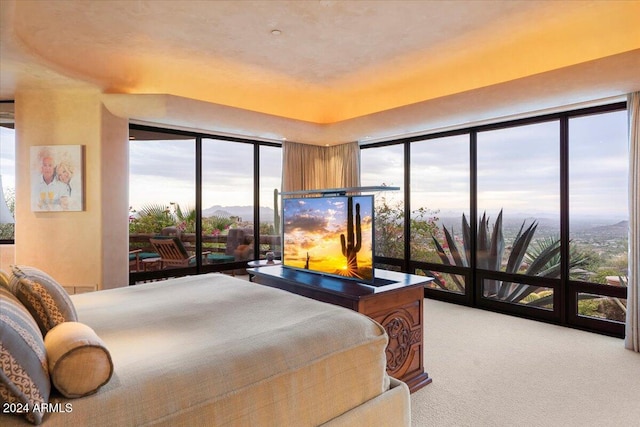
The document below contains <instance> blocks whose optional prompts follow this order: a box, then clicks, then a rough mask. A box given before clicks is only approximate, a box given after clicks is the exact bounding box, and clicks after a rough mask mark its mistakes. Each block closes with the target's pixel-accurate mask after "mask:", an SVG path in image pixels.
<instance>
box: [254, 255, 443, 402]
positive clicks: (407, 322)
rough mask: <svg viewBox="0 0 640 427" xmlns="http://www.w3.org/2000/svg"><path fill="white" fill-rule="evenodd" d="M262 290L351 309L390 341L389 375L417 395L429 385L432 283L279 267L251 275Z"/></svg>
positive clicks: (392, 275) (390, 274) (394, 275)
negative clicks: (427, 307)
mask: <svg viewBox="0 0 640 427" xmlns="http://www.w3.org/2000/svg"><path fill="white" fill-rule="evenodd" d="M247 271H248V272H249V275H250V276H252V277H253V281H255V282H257V283H260V284H262V285H266V286H271V287H274V288H279V289H284V290H286V291H289V292H292V293H295V294H298V295H302V296H306V297H309V298H313V299H315V300H318V301H323V302H327V303H331V304H335V305H339V306H342V307H346V308H349V309H351V310H354V311H357V312H359V313H362V314H365V315H367V316H369V317H371V318H372V319H373V320H375V321H377V322H378V323H380V324H381V325H382V327H383V328H385V330H386V331H387V334H388V335H389V344H388V345H387V349H386V354H387V373H388V374H389V375H390V376H392V377H394V378H397V379H399V380H401V381H404V382H405V383H406V384H407V385H408V386H409V390H410V391H411V392H412V393H413V392H414V391H416V390H419V389H421V388H422V387H424V386H425V385H427V384H429V383H431V378H429V375H428V374H427V373H426V372H425V371H424V362H423V360H424V354H423V353H424V351H423V349H424V344H423V329H422V320H423V298H424V284H425V283H427V282H429V281H431V280H433V279H431V278H429V277H424V276H417V275H413V274H405V273H398V272H395V271H388V270H380V269H376V270H375V271H374V275H375V277H376V278H377V279H376V282H374V284H367V283H359V282H356V281H353V280H349V279H342V278H340V277H335V276H323V275H320V274H316V273H309V272H306V271H303V270H294V269H289V268H285V267H282V266H280V265H275V266H268V267H258V268H253V269H248V270H247Z"/></svg>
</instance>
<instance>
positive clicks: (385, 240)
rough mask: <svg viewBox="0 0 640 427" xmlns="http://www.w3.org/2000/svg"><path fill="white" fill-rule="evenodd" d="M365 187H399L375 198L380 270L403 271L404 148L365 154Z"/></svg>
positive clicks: (386, 147)
mask: <svg viewBox="0 0 640 427" xmlns="http://www.w3.org/2000/svg"><path fill="white" fill-rule="evenodd" d="M360 164H361V171H362V172H361V178H360V183H361V185H363V186H388V187H399V188H400V189H399V190H390V191H382V192H377V193H376V194H375V210H376V212H375V217H376V218H377V219H378V220H377V221H375V223H374V226H375V245H374V251H375V256H376V258H377V260H376V267H377V268H383V267H384V268H387V269H390V270H391V269H392V270H398V269H401V268H402V267H403V266H404V263H403V261H402V258H403V254H404V251H405V248H404V246H405V241H406V239H405V231H404V230H405V225H404V216H405V204H404V164H405V156H404V147H403V146H402V145H397V144H396V145H382V146H379V147H377V148H376V149H375V150H363V151H362V152H361V157H360Z"/></svg>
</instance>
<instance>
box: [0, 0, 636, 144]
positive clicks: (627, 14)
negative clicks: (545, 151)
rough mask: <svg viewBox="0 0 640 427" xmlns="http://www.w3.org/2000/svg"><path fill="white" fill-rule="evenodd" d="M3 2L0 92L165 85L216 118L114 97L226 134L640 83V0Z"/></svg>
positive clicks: (601, 92) (355, 130)
mask: <svg viewBox="0 0 640 427" xmlns="http://www.w3.org/2000/svg"><path fill="white" fill-rule="evenodd" d="M0 7H1V8H2V9H1V12H2V15H1V16H2V17H1V19H2V22H1V24H2V30H1V31H2V33H1V36H2V37H1V38H0V41H1V49H0V55H1V56H0V58H1V60H2V62H1V65H0V67H1V68H0V71H1V74H0V96H1V97H2V99H13V98H15V94H16V91H19V90H27V89H34V88H35V89H45V88H49V87H68V88H74V87H80V88H87V87H93V88H97V89H98V90H100V91H102V92H104V93H108V94H129V95H141V94H163V95H168V96H169V97H168V98H166V99H163V101H162V102H164V103H166V105H165V107H164V108H165V110H170V109H171V108H172V105H173V104H175V102H176V101H175V99H174V97H177V98H181V99H182V98H187V99H193V100H196V101H202V103H198V102H195V103H193V104H191V105H190V106H189V107H188V109H190V110H191V113H192V114H191V115H192V117H198V116H199V115H201V116H203V120H204V118H205V117H206V115H207V113H208V111H210V108H215V111H216V113H217V114H218V117H219V118H220V117H221V118H222V119H221V123H220V124H218V125H217V127H216V126H212V125H211V124H208V123H199V122H197V121H195V122H194V120H191V122H189V123H187V121H185V120H181V119H178V118H172V117H170V116H166V115H165V116H162V115H160V116H157V115H156V116H153V115H149V114H148V112H147V111H145V108H144V106H140V104H139V103H138V104H136V105H137V107H135V108H133V107H132V105H124V106H122V100H121V99H119V100H118V103H119V105H120V110H119V111H120V113H121V114H124V115H127V116H128V117H132V118H134V119H135V118H138V119H141V120H146V119H148V120H149V121H152V122H153V121H156V122H159V123H165V124H171V123H173V124H174V125H176V126H187V125H188V126H195V127H201V128H203V129H212V130H216V129H220V128H224V129H223V130H224V131H226V132H229V133H237V134H251V135H256V136H261V134H262V136H265V137H274V138H276V139H283V138H287V139H294V140H299V141H302V142H310V143H337V142H344V141H347V140H353V139H362V138H364V137H366V136H369V137H371V138H384V137H385V136H388V135H391V134H393V135H397V134H402V133H407V132H418V131H421V130H424V129H429V128H433V127H434V126H436V124H434V123H428V120H426V119H425V118H424V116H425V113H426V112H430V113H431V114H433V113H434V112H437V111H439V110H437V111H433V110H434V107H441V106H448V108H453V109H454V110H455V109H456V106H457V108H458V109H464V108H468V111H469V112H471V111H478V113H477V114H471V115H469V114H468V115H466V116H465V117H459V118H456V119H455V120H449V121H448V122H447V120H445V119H443V120H441V123H440V122H439V123H437V126H446V125H455V124H457V123H456V122H459V121H470V120H483V119H488V118H490V117H491V116H497V115H498V113H499V112H498V111H497V110H501V109H504V105H503V104H504V103H505V102H506V100H505V99H504V98H505V95H506V94H509V95H511V96H512V97H513V99H514V100H517V103H516V102H515V101H514V103H512V105H511V107H512V110H511V113H512V114H513V113H525V112H526V111H533V110H535V109H538V108H548V107H549V106H550V105H554V103H555V105H560V104H562V105H567V104H572V103H577V102H584V101H585V100H589V99H595V98H594V97H609V96H616V95H620V94H624V93H626V92H628V91H630V90H638V89H640V77H639V74H640V73H637V69H638V66H640V25H638V16H640V2H637V1H623V2H618V1H586V2H585V1H533V0H531V1H463V0H458V1H329V0H320V1H169V0H164V1H155V0H149V1H143V0H137V1H134V0H130V1H112V0H102V1H80V0H74V1H28V0H21V1H12V0H3V1H2V2H0ZM275 29H277V30H279V31H280V34H279V35H273V34H272V30H275ZM623 66H624V67H629V66H631V67H632V69H633V67H634V66H635V68H636V72H631V71H630V70H629V69H628V68H625V69H622V67H623ZM569 71H570V72H569ZM543 77H544V78H543ZM576 81H582V82H583V84H584V87H582V86H580V87H578V86H576ZM531 82H536V84H538V85H540V86H539V87H536V88H532V87H531ZM596 82H597V83H599V84H598V85H596V84H595V83H596ZM501 88H502V89H501ZM504 91H508V92H506V93H505V92H504ZM479 94H483V96H484V97H485V98H479V97H478V95H479ZM145 99H151V98H145ZM497 100H499V101H500V103H499V104H496V102H497ZM154 102H157V99H156V100H155V101H154ZM124 104H127V102H126V101H124ZM180 105H183V102H182V101H180ZM480 111H481V112H482V113H480ZM248 113H252V114H254V116H252V115H251V114H248ZM452 113H453V111H452ZM499 114H501V115H504V114H505V113H504V112H501V113H499ZM176 115H178V116H179V115H180V114H179V113H178V114H176ZM453 115H454V116H455V114H453ZM252 117H254V118H256V119H257V121H258V122H260V123H261V127H260V128H259V129H258V128H255V126H254V125H251V124H250V123H248V122H250V121H251V119H252ZM372 118H375V120H372ZM385 120H388V123H386V124H385V123H384V121H385ZM236 122H237V123H236ZM229 123H231V124H229ZM242 123H247V124H246V126H243V124H242ZM252 126H253V127H252ZM287 127H290V128H291V129H292V130H291V132H290V133H287V131H286V128H287ZM278 129H280V130H278Z"/></svg>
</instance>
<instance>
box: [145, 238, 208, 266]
mask: <svg viewBox="0 0 640 427" xmlns="http://www.w3.org/2000/svg"><path fill="white" fill-rule="evenodd" d="M149 242H151V246H153V248H154V250H155V251H156V252H157V253H158V256H159V257H160V260H159V261H160V268H161V269H163V268H167V267H193V266H195V265H196V256H195V255H189V252H187V250H186V249H185V247H184V245H183V244H182V241H181V240H180V239H179V238H178V237H169V238H167V237H164V238H161V237H155V238H154V237H152V238H151V239H149ZM209 253H210V252H203V253H202V257H203V260H204V259H206V256H207V255H208V254H209Z"/></svg>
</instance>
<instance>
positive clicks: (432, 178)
mask: <svg viewBox="0 0 640 427" xmlns="http://www.w3.org/2000/svg"><path fill="white" fill-rule="evenodd" d="M410 147H411V168H410V182H411V192H410V197H411V211H412V212H411V222H410V224H411V233H410V239H411V261H412V262H413V264H414V265H415V266H416V272H417V273H418V274H426V275H428V276H431V277H433V278H434V280H433V281H432V282H431V283H430V284H429V285H428V286H429V287H431V288H434V289H439V290H442V291H446V292H452V293H456V294H465V289H466V287H467V283H468V280H469V275H468V274H467V273H468V271H469V270H468V267H470V253H469V251H468V244H469V242H468V241H465V240H464V236H465V232H466V231H467V228H468V227H469V195H470V192H469V176H470V167H469V135H468V134H461V135H452V136H442V137H439V138H431V139H424V140H420V141H415V142H413V143H411V145H410ZM428 263H432V264H441V268H440V269H439V271H436V270H431V269H429V268H428V266H427V265H428ZM421 265H424V266H423V268H419V266H421Z"/></svg>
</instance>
